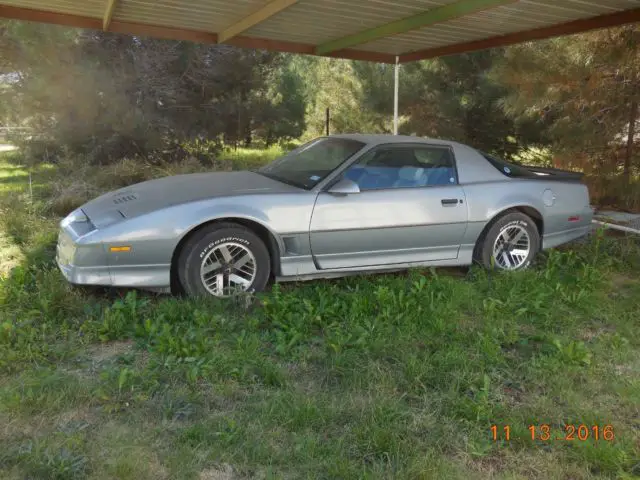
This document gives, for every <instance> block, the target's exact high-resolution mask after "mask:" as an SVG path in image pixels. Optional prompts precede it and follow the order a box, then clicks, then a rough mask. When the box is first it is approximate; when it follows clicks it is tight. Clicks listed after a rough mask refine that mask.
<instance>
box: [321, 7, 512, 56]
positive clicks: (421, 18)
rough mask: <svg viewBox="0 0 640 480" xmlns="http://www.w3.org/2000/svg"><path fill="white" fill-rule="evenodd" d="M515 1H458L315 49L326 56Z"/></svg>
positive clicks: (332, 41)
mask: <svg viewBox="0 0 640 480" xmlns="http://www.w3.org/2000/svg"><path fill="white" fill-rule="evenodd" d="M515 1H516V0H459V1H457V2H455V3H450V4H448V5H442V6H441V7H436V8H432V9H431V10H427V11H426V12H423V13H420V14H418V15H413V16H412V17H407V18H403V19H402V20H396V21H395V22H391V23H387V24H385V25H381V26H379V27H375V28H371V29H369V30H365V31H363V32H359V33H356V34H354V35H349V36H347V37H342V38H338V39H336V40H331V41H330V42H327V43H323V44H322V45H318V47H316V54H317V55H326V54H327V53H330V52H335V51H337V50H342V49H344V48H349V47H353V46H355V45H361V44H363V43H369V42H372V41H373V40H377V39H379V38H384V37H390V36H392V35H398V34H400V33H405V32H409V31H411V30H416V29H418V28H423V27H428V26H430V25H435V24H436V23H442V22H447V21H449V20H454V19H456V18H460V17H463V16H465V15H470V14H472V13H477V12H480V11H483V10H488V9H491V8H496V7H500V6H502V5H506V4H508V3H513V2H515Z"/></svg>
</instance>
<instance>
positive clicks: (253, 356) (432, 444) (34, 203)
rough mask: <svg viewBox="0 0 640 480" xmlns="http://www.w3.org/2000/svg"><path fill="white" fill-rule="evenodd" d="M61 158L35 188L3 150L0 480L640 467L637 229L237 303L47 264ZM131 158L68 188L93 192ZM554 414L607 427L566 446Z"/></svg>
mask: <svg viewBox="0 0 640 480" xmlns="http://www.w3.org/2000/svg"><path fill="white" fill-rule="evenodd" d="M4 155H5V156H6V155H9V154H4ZM11 155H16V154H11ZM257 157H259V155H257ZM18 160H19V158H18V157H14V158H13V162H14V163H15V162H16V161H18ZM225 161H234V160H233V159H231V160H229V159H227V160H225ZM260 161H263V160H260ZM144 168H149V170H146V171H144V172H143V173H144V175H159V174H162V173H161V172H158V170H157V167H144ZM174 168H175V167H174ZM190 168H195V167H194V166H191V167H190ZM201 168H202V167H201ZM64 169H65V166H64V165H63V166H60V167H56V168H45V167H41V168H38V169H33V170H32V179H33V181H34V185H33V191H34V193H33V198H32V197H31V196H30V195H29V193H28V186H27V185H28V179H29V176H28V174H27V173H26V172H25V170H24V169H22V168H16V167H15V166H14V164H13V163H7V162H5V163H0V189H2V193H1V195H2V199H1V200H0V205H1V206H2V209H3V212H2V217H1V219H2V220H1V222H0V231H1V232H2V242H3V243H2V250H0V258H2V264H3V278H2V280H0V478H8V479H12V478H15V479H19V478H43V479H56V478H59V479H75V478H78V479H85V478H88V479H103V478H104V479H107V478H118V479H136V480H139V479H146V478H149V479H165V478H166V479H189V478H193V479H229V478H265V479H266V478H314V479H315V478H372V479H373V478H385V479H387V478H398V479H408V478H413V479H431V478H434V479H440V478H452V479H455V478H504V479H521V478H522V479H528V478H536V479H537V478H558V479H560V478H562V479H564V478H572V479H600V478H621V479H631V478H637V476H638V475H640V423H639V420H638V419H639V418H640V378H639V377H640V376H639V372H640V363H639V360H638V359H639V358H640V355H639V353H640V324H639V323H638V320H637V318H638V317H637V309H638V305H639V304H640V301H639V299H640V281H639V280H638V273H640V246H639V245H638V243H637V241H634V240H633V239H631V238H627V239H616V240H612V239H609V238H607V237H603V236H598V237H597V238H596V239H595V240H594V241H593V242H592V243H590V244H588V245H585V246H581V247H575V248H572V249H566V250H565V251H552V252H549V253H548V254H547V255H545V256H544V257H543V258H541V260H540V262H539V264H538V265H536V267H535V268H533V269H531V270H530V271H526V272H520V273H516V274H498V275H488V274H487V273H485V272H483V271H479V270H471V271H470V272H469V273H464V272H462V274H458V275H450V274H448V272H447V271H444V270H435V271H412V272H409V273H407V274H400V275H378V276H370V277H352V278H348V279H344V280H339V281H326V282H312V283H306V284H301V285H282V286H276V287H274V289H273V291H271V292H269V293H266V294H264V295H262V296H261V298H260V300H261V301H260V302H259V303H258V304H256V305H254V306H253V307H251V308H249V309H248V310H247V309H244V308H241V307H239V306H237V305H235V304H233V303H229V302H220V301H215V300H198V301H196V300H187V299H176V298H169V297H156V296H151V295H145V294H143V293H140V292H134V291H129V292H123V293H121V294H120V293H119V292H116V293H115V294H114V293H113V292H110V293H105V294H91V293H88V292H85V291H83V290H80V289H73V288H70V287H69V286H68V285H67V284H66V283H65V282H64V281H63V279H62V277H61V276H60V274H59V273H58V272H57V270H56V268H55V266H54V264H53V247H54V245H55V234H56V230H55V228H56V227H55V224H56V220H57V218H56V215H55V212H54V209H52V208H51V205H52V201H53V200H54V199H53V197H54V196H55V195H59V193H60V192H61V191H63V190H62V189H61V190H56V188H55V187H54V186H55V185H58V184H59V185H62V184H63V183H64V181H63V180H62V178H61V176H62V177H63V176H65V175H68V173H65V170H64ZM138 169H139V170H140V169H142V167H139V166H138ZM123 171H125V169H124V168H121V169H120V170H118V169H116V168H115V167H114V168H113V169H112V170H110V173H109V174H107V173H105V171H102V172H96V171H95V170H87V171H86V172H83V174H82V175H76V177H75V178H74V179H73V181H70V180H69V179H68V177H67V179H66V182H67V184H75V185H78V184H80V182H84V183H85V184H86V185H87V189H86V191H92V192H93V191H99V190H101V189H104V188H107V186H108V185H113V184H114V182H115V183H118V182H122V181H123V180H122V179H121V178H119V175H120V174H121V173H122V172H123ZM67 172H68V171H67ZM114 172H115V173H114ZM127 172H128V173H127V175H130V176H129V177H127V178H131V175H132V170H128V171H127ZM133 172H135V171H133ZM98 173H100V175H98ZM5 264H6V266H5ZM9 267H11V268H9ZM458 273H460V272H458ZM492 425H495V426H496V427H497V429H496V431H497V434H498V438H497V440H495V441H494V440H493V438H492V432H491V427H492ZM530 425H533V426H536V430H535V431H536V434H537V438H536V440H531V438H530V431H529V429H528V426H530ZM543 425H549V428H550V430H551V432H552V434H553V437H552V439H549V440H542V439H541V438H540V436H541V435H543V434H544V428H545V427H543ZM565 425H574V426H576V428H577V427H578V426H579V425H585V426H588V427H589V428H590V429H591V428H592V427H594V426H598V431H599V432H600V439H598V440H595V439H594V438H593V430H590V431H591V435H590V437H589V438H588V439H587V440H584V441H583V440H580V439H578V438H577V433H576V439H575V440H572V441H565V440H557V439H556V437H564V435H565ZM607 425H611V426H612V427H613V432H614V438H613V439H611V438H609V437H608V436H607V439H606V440H605V439H604V438H602V432H603V431H604V428H605V426H607ZM505 426H509V427H510V439H509V440H506V439H505V438H504V427H505ZM608 431H609V430H608ZM582 433H584V431H582Z"/></svg>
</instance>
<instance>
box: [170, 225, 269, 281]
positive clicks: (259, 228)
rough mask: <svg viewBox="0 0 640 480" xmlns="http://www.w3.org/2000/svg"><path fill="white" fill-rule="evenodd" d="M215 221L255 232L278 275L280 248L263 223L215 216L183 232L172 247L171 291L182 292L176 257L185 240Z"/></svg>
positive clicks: (178, 256)
mask: <svg viewBox="0 0 640 480" xmlns="http://www.w3.org/2000/svg"><path fill="white" fill-rule="evenodd" d="M217 223H236V224H238V225H241V226H243V227H245V228H248V229H249V230H251V231H252V232H253V233H255V234H256V235H257V236H258V237H259V238H260V240H262V241H263V242H264V244H265V246H266V247H267V250H268V251H269V257H270V259H271V275H278V274H279V273H280V252H281V248H280V245H279V243H278V240H277V238H276V235H275V234H274V233H273V232H272V231H271V230H270V229H269V228H267V227H266V226H265V225H263V224H262V223H260V222H258V221H256V220H254V219H250V218H246V217H222V218H215V219H212V220H208V221H206V222H203V223H200V224H198V225H195V226H194V227H192V228H191V229H190V230H188V231H187V233H185V234H184V235H183V236H182V238H181V239H180V241H179V242H178V244H177V245H176V247H175V248H174V249H173V253H172V254H171V272H170V275H171V277H170V278H171V291H172V292H180V293H181V292H182V291H183V288H182V285H181V284H180V280H179V278H178V259H179V258H180V253H181V252H182V249H183V248H184V245H185V244H186V243H187V241H188V240H189V239H190V238H191V237H193V236H194V235H195V234H196V233H198V232H199V231H201V230H202V229H203V228H207V227H210V226H212V225H215V224H217Z"/></svg>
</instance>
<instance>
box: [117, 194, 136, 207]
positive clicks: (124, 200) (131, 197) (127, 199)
mask: <svg viewBox="0 0 640 480" xmlns="http://www.w3.org/2000/svg"><path fill="white" fill-rule="evenodd" d="M136 198H138V197H136V196H135V195H133V194H132V195H124V196H122V197H118V198H114V199H113V203H115V204H116V205H120V204H122V203H127V202H130V201H132V200H135V199H136Z"/></svg>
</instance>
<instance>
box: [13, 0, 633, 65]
mask: <svg viewBox="0 0 640 480" xmlns="http://www.w3.org/2000/svg"><path fill="white" fill-rule="evenodd" d="M0 17H5V18H11V19H18V20H27V21H36V22H44V23H52V24H58V25H67V26H71V27H79V28H90V29H104V30H107V31H112V32H118V33H126V34H132V35H140V36H152V37H159V38H168V39H174V40H187V41H194V42H205V43H226V44H229V45H235V46H239V47H247V48H259V49H266V50H274V51H283V52H293V53H302V54H311V55H322V56H330V57H339V58H350V59H356V60H370V61H378V62H386V63H394V62H395V59H396V56H398V57H399V61H400V62H401V63H404V62H408V61H414V60H421V59H427V58H433V57H437V56H442V55H451V54H457V53H463V52H469V51H474V50H481V49H485V48H492V47H498V46H504V45H510V44H514V43H520V42H524V41H530V40H539V39H543V38H549V37H554V36H560V35H566V34H571V33H578V32H583V31H587V30H592V29H596V28H603V27H611V26H616V25H622V24H626V23H632V22H636V21H639V20H640V0H455V1H454V0H235V1H229V0H0Z"/></svg>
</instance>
